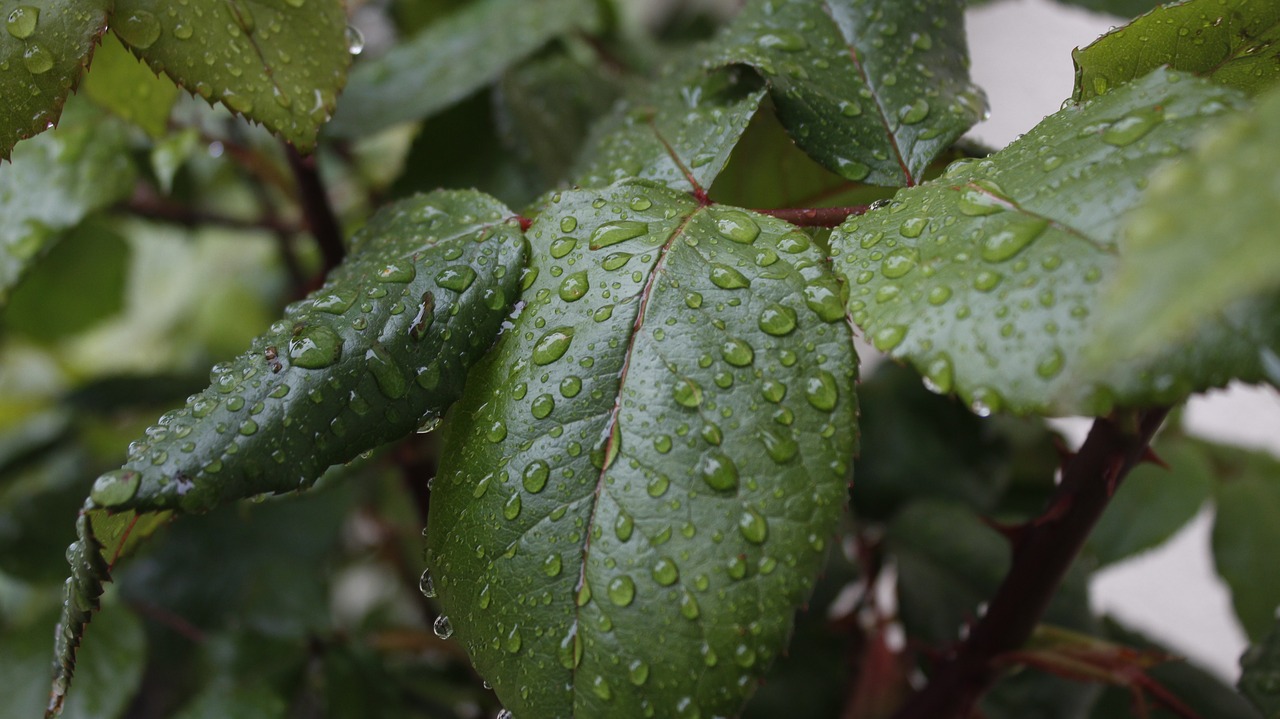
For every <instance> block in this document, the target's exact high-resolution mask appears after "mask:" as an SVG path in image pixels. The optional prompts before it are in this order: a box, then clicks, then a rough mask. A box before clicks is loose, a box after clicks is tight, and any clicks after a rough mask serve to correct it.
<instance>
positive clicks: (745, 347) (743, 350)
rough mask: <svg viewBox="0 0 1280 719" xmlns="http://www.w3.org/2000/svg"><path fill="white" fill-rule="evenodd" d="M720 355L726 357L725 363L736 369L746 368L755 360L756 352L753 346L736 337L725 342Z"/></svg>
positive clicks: (721, 346)
mask: <svg viewBox="0 0 1280 719" xmlns="http://www.w3.org/2000/svg"><path fill="white" fill-rule="evenodd" d="M720 354H722V355H724V361H725V362H728V363H729V364H731V365H733V366H734V367H746V366H747V365H749V364H751V362H752V360H753V359H755V355H756V353H755V351H754V350H752V349H751V345H749V344H747V343H746V342H743V341H742V340H740V339H738V338H736V337H734V338H730V339H727V340H725V341H724V344H722V345H720Z"/></svg>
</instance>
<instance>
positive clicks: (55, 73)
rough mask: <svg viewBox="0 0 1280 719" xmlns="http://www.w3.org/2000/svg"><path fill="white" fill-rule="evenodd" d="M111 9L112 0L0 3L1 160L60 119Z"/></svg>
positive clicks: (12, 0) (31, 0)
mask: <svg viewBox="0 0 1280 719" xmlns="http://www.w3.org/2000/svg"><path fill="white" fill-rule="evenodd" d="M110 9H111V2H110V0H5V2H0V19H2V20H3V21H4V23H5V30H6V32H0V97H3V98H4V102H3V103H0V160H2V159H8V158H9V152H10V151H11V150H12V149H13V146H14V144H16V143H17V142H18V141H19V140H23V139H26V138H28V137H31V136H32V135H35V134H37V133H41V132H44V131H45V130H47V129H49V128H51V127H53V125H54V124H56V123H57V122H58V117H59V116H60V115H61V114H62V105H63V103H64V102H66V100H67V95H68V93H70V92H71V89H72V88H74V87H75V86H76V85H77V84H78V83H79V81H80V76H81V74H83V72H84V68H85V67H86V66H87V65H88V64H89V58H90V57H91V56H92V55H93V48H94V43H95V42H96V41H97V39H98V37H99V36H101V35H102V32H103V30H105V29H106V25H107V13H108V12H109V11H110Z"/></svg>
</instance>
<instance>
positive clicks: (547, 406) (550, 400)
mask: <svg viewBox="0 0 1280 719" xmlns="http://www.w3.org/2000/svg"><path fill="white" fill-rule="evenodd" d="M555 408H556V400H555V398H554V397H552V396H551V395H549V394H546V393H545V392H544V393H543V394H540V395H538V396H537V397H534V398H533V402H531V403H530V404H529V411H530V412H532V413H533V416H534V418H535V419H546V418H547V417H548V416H550V415H551V411H552V410H554V409H555Z"/></svg>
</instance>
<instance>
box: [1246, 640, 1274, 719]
mask: <svg viewBox="0 0 1280 719" xmlns="http://www.w3.org/2000/svg"><path fill="white" fill-rule="evenodd" d="M1240 669H1241V674H1240V683H1239V687H1240V693H1242V694H1244V695H1245V697H1246V698H1248V700H1249V701H1250V702H1252V703H1253V705H1254V706H1255V707H1257V708H1258V710H1259V711H1261V712H1262V714H1263V716H1265V717H1266V719H1276V717H1280V620H1277V621H1274V622H1273V624H1272V626H1271V628H1270V629H1269V631H1268V632H1267V634H1266V636H1264V637H1262V638H1261V639H1260V640H1258V641H1256V642H1255V643H1254V644H1253V645H1251V646H1250V647H1249V650H1248V651H1246V652H1245V654H1244V656H1242V657H1240Z"/></svg>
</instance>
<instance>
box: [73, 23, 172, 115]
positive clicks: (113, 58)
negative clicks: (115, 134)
mask: <svg viewBox="0 0 1280 719" xmlns="http://www.w3.org/2000/svg"><path fill="white" fill-rule="evenodd" d="M84 91H85V93H86V94H88V95H89V97H90V98H92V99H93V101H94V102H96V103H98V104H99V105H101V106H102V107H104V108H106V109H107V110H110V111H111V112H112V113H114V114H115V115H117V116H118V117H122V118H124V119H125V120H128V121H130V122H132V123H134V124H136V125H137V126H138V127H141V128H142V129H143V130H146V132H147V134H148V135H150V136H151V137H153V138H161V137H163V136H164V135H165V133H166V132H167V131H168V124H169V112H170V111H171V110H172V109H173V103H174V102H175V101H176V100H177V99H178V95H179V92H178V88H177V86H176V85H174V84H173V83H172V82H170V81H169V79H168V78H166V77H164V76H162V75H156V74H155V73H153V72H151V70H150V68H148V67H147V66H146V65H145V64H143V63H142V62H141V61H139V60H138V59H137V58H136V57H134V56H133V55H132V54H131V53H130V52H129V51H128V50H127V49H125V47H124V45H122V44H121V43H120V40H119V38H117V37H115V36H114V35H108V36H106V37H105V38H103V41H102V47H101V48H99V49H98V51H97V52H96V53H94V56H93V72H91V73H89V75H88V76H87V77H86V78H85V83H84Z"/></svg>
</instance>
